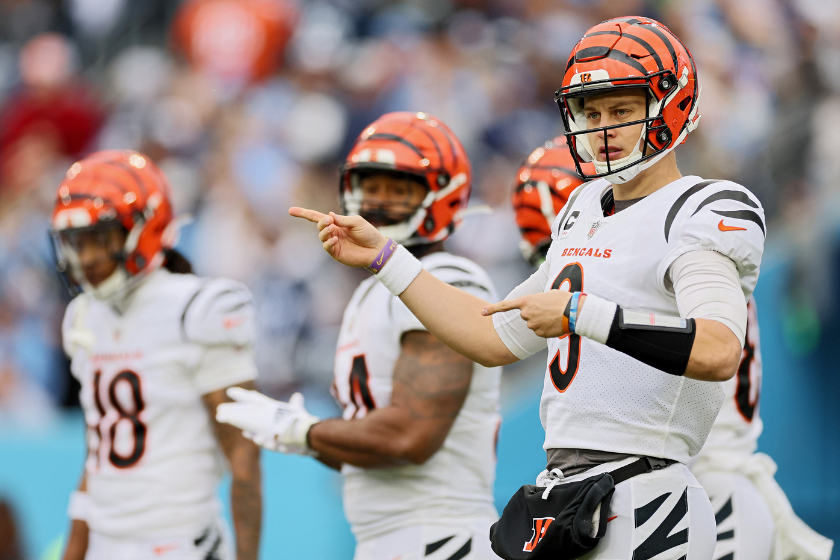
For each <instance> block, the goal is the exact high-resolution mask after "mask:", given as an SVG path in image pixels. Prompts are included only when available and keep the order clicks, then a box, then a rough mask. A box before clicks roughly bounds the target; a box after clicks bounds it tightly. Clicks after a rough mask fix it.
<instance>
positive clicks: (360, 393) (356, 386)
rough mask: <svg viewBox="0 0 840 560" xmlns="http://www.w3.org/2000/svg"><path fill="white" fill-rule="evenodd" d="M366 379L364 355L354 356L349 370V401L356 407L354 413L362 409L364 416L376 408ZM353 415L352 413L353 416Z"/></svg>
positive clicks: (366, 370) (366, 371)
mask: <svg viewBox="0 0 840 560" xmlns="http://www.w3.org/2000/svg"><path fill="white" fill-rule="evenodd" d="M368 377H369V376H368V369H367V362H365V356H364V354H361V355H359V356H355V357H354V358H353V367H352V368H351V370H350V400H351V401H353V404H354V405H356V412H358V411H359V410H361V409H362V408H364V411H365V414H367V413H368V412H370V411H371V410H373V409H375V408H376V401H374V400H373V393H371V391H370V385H369V379H368ZM355 415H356V414H355V413H354V414H353V416H355Z"/></svg>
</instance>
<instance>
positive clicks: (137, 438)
mask: <svg viewBox="0 0 840 560" xmlns="http://www.w3.org/2000/svg"><path fill="white" fill-rule="evenodd" d="M101 378H102V372H101V371H97V372H96V373H94V374H93V399H94V402H95V403H96V408H97V410H98V411H99V422H98V423H97V424H96V426H94V428H93V429H94V430H95V431H96V434H97V435H98V436H99V444H98V446H97V449H91V453H92V454H94V455H95V456H96V459H97V462H98V461H99V446H100V445H101V444H102V436H103V434H104V433H107V434H108V436H109V437H108V441H109V446H110V449H109V450H108V460H109V461H110V462H111V464H112V465H114V466H115V467H117V468H120V469H125V468H128V467H132V466H134V465H135V464H137V461H139V460H140V458H141V457H142V456H143V452H144V451H145V450H146V425H145V424H143V422H141V421H140V413H141V412H142V411H143V408H144V404H143V395H142V393H141V391H140V377H139V376H138V375H137V374H136V373H134V372H133V371H131V370H123V371H121V372H119V373H118V374H117V375H115V376H114V379H112V380H111V383H110V384H108V390H107V396H108V398H107V399H106V400H105V405H107V406H108V408H109V410H108V411H106V410H105V406H103V399H102V396H101V395H100V389H99V385H100V380H101ZM120 383H124V384H127V385H128V387H129V389H130V391H131V399H130V400H131V401H132V404H133V406H132V407H131V408H130V410H126V407H125V406H124V404H123V403H122V402H121V401H120V399H119V397H118V395H117V390H118V387H119V385H120ZM110 409H112V410H114V411H115V412H116V413H117V417H116V418H114V417H113V414H109V412H110ZM124 422H129V423H130V424H131V431H132V434H133V439H134V446H133V448H132V451H131V453H129V454H127V455H125V454H121V453H120V452H118V451H117V449H116V448H115V441H116V439H117V429H118V427H119V425H120V423H124ZM109 424H110V425H109ZM120 447H121V448H123V449H124V448H125V447H124V446H122V445H121V446H120Z"/></svg>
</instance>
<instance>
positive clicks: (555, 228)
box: [551, 179, 606, 241]
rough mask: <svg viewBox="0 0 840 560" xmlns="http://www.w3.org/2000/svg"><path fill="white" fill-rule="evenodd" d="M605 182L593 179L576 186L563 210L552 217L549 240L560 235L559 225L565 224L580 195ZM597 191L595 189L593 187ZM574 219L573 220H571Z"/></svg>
mask: <svg viewBox="0 0 840 560" xmlns="http://www.w3.org/2000/svg"><path fill="white" fill-rule="evenodd" d="M601 182H606V180H604V179H593V180H592V181H587V182H586V183H583V184H581V185H578V186H577V187H576V188H575V190H573V191H572V192H571V193H569V199H568V200H567V201H566V204H564V205H563V208H561V209H560V212H558V213H557V216H555V217H554V222H553V223H552V224H551V240H552V241H553V240H554V239H556V238H557V236H558V235H560V233H559V232H560V227H561V224H563V223H565V222H566V219H567V218H569V216H570V215H571V214H572V212H573V208H574V207H575V203H577V202H578V201H579V200H580V199H581V195H583V193H584V192H585V191H586V192H592V191H591V189H590V187H592V186H593V185H596V184H597V183H601ZM595 189H597V187H595ZM572 219H574V218H572Z"/></svg>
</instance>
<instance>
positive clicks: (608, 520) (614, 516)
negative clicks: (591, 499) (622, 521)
mask: <svg viewBox="0 0 840 560" xmlns="http://www.w3.org/2000/svg"><path fill="white" fill-rule="evenodd" d="M616 517H618V516H617V515H613V516H612V517H610V518H609V519H607V523H609V522H610V521H612V520H613V519H615V518H616Z"/></svg>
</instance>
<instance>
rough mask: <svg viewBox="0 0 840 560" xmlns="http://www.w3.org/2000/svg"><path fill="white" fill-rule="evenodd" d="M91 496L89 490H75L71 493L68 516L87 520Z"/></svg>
mask: <svg viewBox="0 0 840 560" xmlns="http://www.w3.org/2000/svg"><path fill="white" fill-rule="evenodd" d="M91 507H92V506H91V503H90V496H88V494H87V492H82V491H80V490H75V491H73V492H71V493H70V502H69V503H68V504H67V517H69V518H70V519H78V520H79V521H87V519H88V515H89V514H90V509H91Z"/></svg>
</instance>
